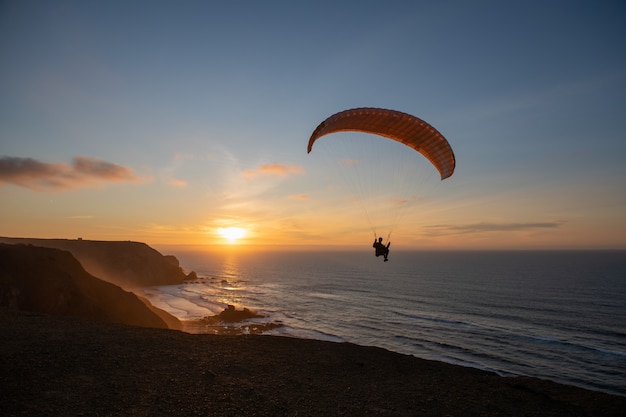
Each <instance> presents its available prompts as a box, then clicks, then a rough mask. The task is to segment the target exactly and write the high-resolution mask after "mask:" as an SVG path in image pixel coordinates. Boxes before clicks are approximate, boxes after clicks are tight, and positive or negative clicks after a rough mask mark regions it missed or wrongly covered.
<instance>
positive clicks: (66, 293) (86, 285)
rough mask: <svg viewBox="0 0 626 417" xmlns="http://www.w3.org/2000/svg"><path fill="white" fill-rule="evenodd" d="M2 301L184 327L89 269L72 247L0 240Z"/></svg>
mask: <svg viewBox="0 0 626 417" xmlns="http://www.w3.org/2000/svg"><path fill="white" fill-rule="evenodd" d="M0 306H7V307H9V308H17V309H20V310H28V311H36V312H41V313H46V314H50V315H67V316H76V317H83V318H87V319H92V320H99V321H107V322H113V323H123V324H130V325H135V326H142V327H157V328H180V322H179V321H178V320H177V319H176V318H174V317H172V316H170V315H169V314H167V313H165V312H164V311H155V310H154V307H151V308H150V307H148V306H147V305H146V304H145V303H144V302H143V301H141V300H140V299H139V298H138V297H137V296H136V295H135V294H133V293H131V292H127V291H124V290H122V289H121V288H120V287H118V286H116V285H114V284H111V283H109V282H106V281H103V280H101V279H98V278H96V277H94V276H92V275H90V274H89V273H88V272H87V271H85V269H84V268H83V267H82V265H81V264H80V263H79V262H78V261H77V260H76V258H74V256H72V254H71V253H70V252H68V251H64V250H60V249H55V248H45V247H36V246H32V245H23V244H17V245H8V244H1V243H0Z"/></svg>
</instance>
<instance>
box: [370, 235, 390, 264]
mask: <svg viewBox="0 0 626 417" xmlns="http://www.w3.org/2000/svg"><path fill="white" fill-rule="evenodd" d="M389 245H391V242H387V245H385V244H383V238H382V237H379V238H378V240H374V244H373V245H372V247H373V248H374V249H375V250H376V256H377V257H378V256H383V257H384V258H385V262H387V261H388V260H389V259H387V256H389Z"/></svg>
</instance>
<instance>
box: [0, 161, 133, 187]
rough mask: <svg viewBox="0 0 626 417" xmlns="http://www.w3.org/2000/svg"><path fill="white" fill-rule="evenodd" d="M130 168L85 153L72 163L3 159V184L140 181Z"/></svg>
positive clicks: (0, 181) (74, 184) (80, 184)
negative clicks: (87, 155)
mask: <svg viewBox="0 0 626 417" xmlns="http://www.w3.org/2000/svg"><path fill="white" fill-rule="evenodd" d="M138 180H139V178H138V177H137V176H135V174H134V173H133V170H132V169H131V168H128V167H124V166H121V165H117V164H113V163H111V162H106V161H102V160H100V159H96V158H90V157H86V156H76V157H74V159H73V160H72V164H71V165H68V164H64V163H47V162H41V161H38V160H37V159H33V158H18V157H9V156H4V157H2V158H0V186H1V185H3V184H13V185H18V186H20V187H26V188H30V189H32V190H36V191H43V190H50V189H51V190H69V189H74V188H79V187H89V186H94V185H98V184H101V183H103V182H112V183H118V182H137V181H138Z"/></svg>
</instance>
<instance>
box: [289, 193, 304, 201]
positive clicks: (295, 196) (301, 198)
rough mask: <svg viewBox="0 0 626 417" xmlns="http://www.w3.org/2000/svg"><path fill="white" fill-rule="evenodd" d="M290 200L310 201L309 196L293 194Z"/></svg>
mask: <svg viewBox="0 0 626 417" xmlns="http://www.w3.org/2000/svg"><path fill="white" fill-rule="evenodd" d="M289 198H290V199H291V200H298V201H307V200H308V199H309V196H308V195H307V194H292V195H290V196H289Z"/></svg>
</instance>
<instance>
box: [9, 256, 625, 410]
mask: <svg viewBox="0 0 626 417" xmlns="http://www.w3.org/2000/svg"><path fill="white" fill-rule="evenodd" d="M10 246H11V245H0V304H1V305H2V306H1V307H0V338H1V342H0V390H1V392H2V397H3V400H2V401H0V415H3V416H21V415H89V416H129V415H133V416H135V415H137V416H172V415H181V416H183V415H184V416H187V415H190V416H191V415H193V416H335V415H346V416H357V415H358V416H624V415H626V397H619V396H613V395H608V394H604V393H601V392H595V391H589V390H584V389H580V388H576V387H571V386H566V385H560V384H556V383H553V382H550V381H543V380H539V379H535V378H528V377H518V378H503V377H500V376H498V375H496V374H493V373H489V372H485V371H481V370H477V369H472V368H465V367H461V366H456V365H450V364H446V363H441V362H436V361H427V360H423V359H419V358H415V357H412V356H408V355H401V354H397V353H393V352H389V351H387V350H384V349H380V348H373V347H364V346H357V345H353V344H349V343H332V342H324V341H316V340H304V339H295V338H285V337H278V336H263V335H237V336H232V335H207V334H189V333H185V332H182V331H178V330H172V329H171V328H168V327H171V326H169V325H168V324H167V323H165V321H164V320H163V319H162V318H160V317H159V315H158V314H155V315H151V313H150V312H151V311H152V310H151V309H149V308H147V309H145V310H144V309H143V308H142V307H141V306H142V305H143V306H145V303H144V302H142V301H139V304H138V303H137V302H136V301H135V300H137V297H134V298H133V297H132V295H133V294H132V293H130V292H125V293H126V294H129V295H128V296H121V298H120V295H119V294H120V293H116V291H117V290H113V289H111V287H109V286H107V285H103V284H110V285H112V286H114V287H115V288H118V289H119V290H120V291H122V292H124V290H122V289H121V288H119V287H116V286H115V285H113V284H111V283H108V282H106V281H104V280H100V279H99V278H95V277H93V276H92V275H90V274H89V273H86V272H85V271H84V269H83V268H82V267H81V266H80V263H78V261H76V258H74V257H73V256H70V257H68V252H65V251H61V250H59V249H52V248H46V251H43V252H42V251H41V248H39V249H38V248H37V247H36V246H32V245H30V246H29V245H18V247H17V249H16V248H15V247H10ZM48 251H51V252H48ZM41 256H43V258H41ZM70 258H71V259H74V261H76V263H78V265H76V264H74V261H72V260H70ZM170 261H171V260H170ZM59 263H61V264H62V266H63V268H62V269H61V270H62V271H65V272H63V273H60V274H57V275H52V274H47V273H46V272H45V270H46V269H51V270H55V268H57V269H56V270H57V271H58V266H59ZM140 269H141V268H140ZM147 269H150V268H147ZM81 270H82V272H80V271H81ZM68 271H70V272H68ZM68 273H69V275H71V276H72V278H71V279H70V278H68V276H67V274H68ZM181 273H182V271H181ZM37 274H39V275H43V276H46V277H47V278H46V280H47V281H50V282H47V283H46V285H47V287H46V288H48V289H47V291H44V292H40V293H37V292H36V291H34V293H32V294H29V291H31V290H32V288H31V289H30V290H29V286H28V285H25V284H23V283H22V284H21V282H23V281H27V282H30V283H31V284H32V280H33V279H36V278H33V276H35V275H37ZM84 274H86V275H84ZM183 276H184V274H183ZM21 277H27V278H25V279H22V278H21ZM28 277H30V278H28ZM89 277H91V278H89ZM178 277H179V278H180V275H179V276H178ZM91 279H95V280H97V281H95V282H97V283H95V284H94V282H92V281H91ZM183 279H184V278H183ZM29 280H30V281H29ZM77 280H78V281H80V280H84V281H87V282H88V284H81V283H79V282H77ZM47 293H53V294H56V295H55V297H53V301H54V302H50V300H49V299H46V297H44V295H45V294H47ZM102 294H104V295H102ZM111 294H113V298H109V297H110V296H111ZM38 297H43V298H41V299H40V298H38ZM83 297H87V300H85V299H83ZM116 298H119V299H116ZM26 299H27V300H29V302H30V303H32V304H31V305H27V304H23V303H24V302H25V301H24V300H26ZM37 302H40V303H41V302H44V303H45V302H47V303H48V304H47V305H48V307H47V308H52V310H51V311H42V309H41V308H38V306H36V305H35V304H36V303H37ZM32 305H34V307H32ZM90 305H94V307H93V308H90V307H89V306H90ZM106 305H109V306H110V307H111V308H112V309H113V310H114V311H115V313H111V312H107V311H101V309H102V308H105V306H106ZM113 306H115V308H113ZM70 307H71V308H70ZM54 308H56V310H55V309H54ZM64 309H65V310H64ZM124 309H128V311H133V312H134V313H133V314H136V315H138V317H141V319H137V320H140V321H141V320H149V322H147V323H146V322H141V323H135V324H133V323H124V321H123V320H119V317H121V316H120V314H121V313H122V312H124ZM26 310H30V311H26ZM33 311H37V312H33ZM140 311H141V312H140ZM70 316H71V317H70ZM148 317H150V319H148ZM154 317H156V318H157V319H160V321H159V320H157V319H155V318H154ZM150 320H152V321H150Z"/></svg>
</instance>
